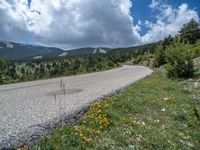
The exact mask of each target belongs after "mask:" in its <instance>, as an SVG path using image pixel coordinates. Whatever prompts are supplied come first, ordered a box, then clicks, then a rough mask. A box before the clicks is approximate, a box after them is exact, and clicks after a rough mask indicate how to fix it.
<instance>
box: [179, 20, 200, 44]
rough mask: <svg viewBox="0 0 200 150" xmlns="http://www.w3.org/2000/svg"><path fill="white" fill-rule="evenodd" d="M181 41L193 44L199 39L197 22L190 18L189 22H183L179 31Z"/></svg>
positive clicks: (199, 28)
mask: <svg viewBox="0 0 200 150" xmlns="http://www.w3.org/2000/svg"><path fill="white" fill-rule="evenodd" d="M179 33H180V36H181V39H182V41H184V42H189V43H190V44H195V43H196V41H197V40H199V39H200V27H199V24H198V23H197V22H196V21H195V20H194V19H192V20H191V21H190V22H189V23H187V24H185V25H184V26H183V27H182V28H181V30H180V31H179Z"/></svg>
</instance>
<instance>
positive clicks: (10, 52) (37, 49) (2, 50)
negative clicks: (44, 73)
mask: <svg viewBox="0 0 200 150" xmlns="http://www.w3.org/2000/svg"><path fill="white" fill-rule="evenodd" d="M62 52H63V50H62V49H59V48H55V47H43V46H36V45H27V44H20V43H14V42H8V41H1V42H0V57H2V58H4V59H11V60H16V59H23V58H27V57H33V58H34V57H35V58H37V57H38V58H39V57H40V58H42V57H48V56H52V55H55V56H56V55H59V54H61V53H62Z"/></svg>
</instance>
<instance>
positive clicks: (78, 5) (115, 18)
mask: <svg viewBox="0 0 200 150" xmlns="http://www.w3.org/2000/svg"><path fill="white" fill-rule="evenodd" d="M28 1H29V2H30V1H31V0H0V20H1V21H0V40H1V39H3V40H12V41H18V42H20V41H30V40H32V41H33V42H34V43H36V44H43V45H48V46H57V47H62V48H66V49H69V48H77V47H88V46H105V47H127V46H131V45H138V44H144V43H150V42H155V41H158V40H160V39H163V38H164V37H166V36H167V35H169V34H171V35H175V34H177V32H178V31H179V29H180V27H181V26H182V25H183V24H185V23H187V22H188V21H189V20H190V19H192V18H194V19H195V20H197V21H198V20H199V17H198V13H197V11H195V10H194V9H189V8H188V5H187V4H181V5H180V6H179V7H178V8H174V7H172V6H171V5H168V4H166V3H163V1H161V0H152V2H151V4H150V5H149V8H150V9H151V10H152V12H153V13H155V14H156V22H150V21H148V20H146V21H145V23H143V22H142V21H141V20H139V21H138V22H136V23H135V21H134V18H133V17H132V15H131V10H130V9H131V7H132V0H32V1H31V5H30V7H29V3H28ZM133 3H134V1H133ZM136 7H137V6H136ZM133 9H134V8H133ZM141 19H142V18H141ZM143 24H145V25H146V27H147V28H148V31H147V33H146V34H145V35H144V36H141V34H140V31H141V30H142V25H143Z"/></svg>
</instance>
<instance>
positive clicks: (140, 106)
mask: <svg viewBox="0 0 200 150" xmlns="http://www.w3.org/2000/svg"><path fill="white" fill-rule="evenodd" d="M199 91H200V89H190V88H188V87H187V86H186V85H184V83H183V82H181V81H177V80H171V79H167V78H166V77H165V74H164V71H163V70H162V71H160V70H158V71H155V72H154V73H153V75H151V76H150V77H147V78H146V79H144V80H142V81H139V82H138V83H136V84H134V86H133V87H131V88H130V89H129V90H128V91H126V92H123V93H121V94H118V95H116V96H114V97H111V98H108V99H107V100H106V101H102V102H96V103H94V104H93V105H92V106H91V108H90V109H89V110H88V112H87V113H86V114H85V115H84V117H83V118H82V119H81V120H80V122H79V123H77V124H73V125H67V126H63V127H60V128H58V129H56V130H55V131H54V132H53V133H52V134H51V135H49V136H48V137H46V138H45V139H43V140H42V141H41V142H40V144H39V146H35V147H33V148H32V149H37V148H38V147H40V148H41V149H58V150H61V149H67V150H68V149H110V150H112V149H113V150H118V149H132V150H134V149H200V120H199V118H198V115H197V114H196V111H195V107H199V106H198V105H195V104H193V101H192V100H193V97H194V96H195V95H196V96H197V94H198V93H199Z"/></svg>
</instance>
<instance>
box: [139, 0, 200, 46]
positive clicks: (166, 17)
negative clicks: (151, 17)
mask: <svg viewBox="0 0 200 150" xmlns="http://www.w3.org/2000/svg"><path fill="white" fill-rule="evenodd" d="M149 7H150V8H151V9H152V10H153V11H158V14H157V16H156V22H155V23H153V22H149V21H146V22H145V25H146V27H147V28H148V29H149V30H148V31H147V33H146V34H145V35H144V36H143V37H142V43H150V42H155V41H159V40H161V39H163V38H165V37H166V36H168V35H172V36H174V35H176V34H177V33H178V31H179V30H180V28H181V27H182V26H183V25H184V24H185V23H187V22H189V21H190V20H191V19H192V18H193V19H195V20H196V21H198V22H199V16H198V12H197V11H195V10H194V9H189V8H188V5H187V4H185V3H183V4H181V5H180V6H179V7H178V8H173V7H172V6H171V5H169V4H166V3H163V2H162V1H159V0H152V2H151V4H150V5H149Z"/></svg>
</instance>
